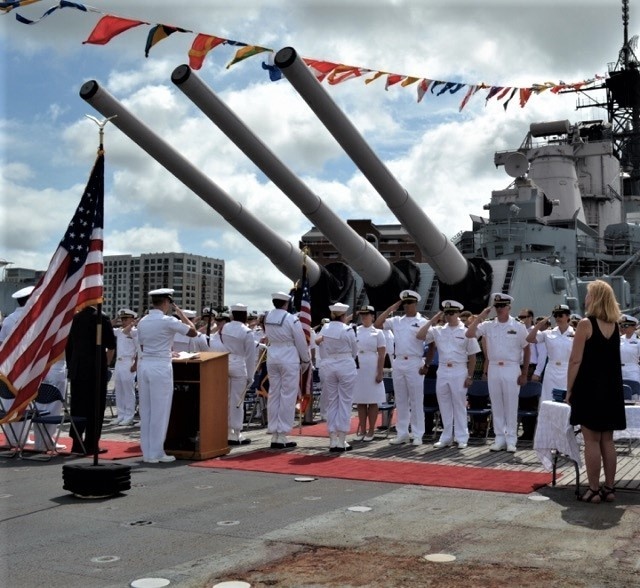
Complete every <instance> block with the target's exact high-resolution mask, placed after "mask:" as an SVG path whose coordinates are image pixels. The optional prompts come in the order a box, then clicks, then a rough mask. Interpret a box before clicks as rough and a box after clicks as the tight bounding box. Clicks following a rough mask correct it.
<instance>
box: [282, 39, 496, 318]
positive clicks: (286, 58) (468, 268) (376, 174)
mask: <svg viewBox="0 0 640 588" xmlns="http://www.w3.org/2000/svg"><path fill="white" fill-rule="evenodd" d="M275 64H276V66H277V67H279V68H280V69H281V70H282V72H283V74H284V75H285V77H286V78H287V79H288V80H289V82H290V83H291V85H292V86H293V87H294V88H295V90H296V91H297V92H298V93H299V94H300V95H301V96H302V98H303V99H304V100H305V102H306V103H307V104H308V105H309V107H310V108H311V110H312V111H313V112H314V114H315V115H316V116H317V117H318V118H319V119H320V121H321V122H322V123H323V124H324V125H325V127H327V129H328V130H329V132H330V133H331V134H332V135H333V136H334V138H335V139H336V140H337V141H338V143H339V144H340V145H341V146H342V148H343V149H344V150H345V152H346V153H347V154H348V155H349V157H351V159H352V160H353V161H354V163H355V164H356V165H357V166H358V168H359V169H360V170H361V171H362V173H363V174H364V175H365V177H366V178H367V179H368V180H369V182H370V183H371V184H372V186H373V187H374V188H375V189H376V191H377V192H378V193H379V194H380V195H381V196H382V198H383V199H384V200H385V202H386V203H387V206H388V207H389V209H390V210H391V211H392V212H393V213H394V214H395V216H396V217H397V218H398V220H400V222H401V223H402V225H403V226H404V227H405V229H406V230H407V232H408V233H409V235H410V236H411V237H412V238H413V239H414V241H415V242H416V243H417V244H418V246H419V247H420V249H421V251H422V253H423V255H424V256H425V257H426V259H427V262H428V263H429V265H430V266H431V267H432V268H433V269H434V270H435V272H436V275H437V276H438V279H439V280H440V284H441V297H442V295H443V294H445V293H446V295H447V296H451V297H453V296H457V299H458V300H460V301H461V302H464V303H465V305H467V306H469V307H470V308H471V307H472V306H473V307H475V308H478V307H482V305H483V304H484V300H481V299H484V298H486V295H488V293H489V289H490V287H491V284H490V282H489V283H488V284H487V279H486V278H487V276H486V273H487V272H490V269H489V268H488V267H487V266H488V264H486V265H485V264H483V263H482V262H478V263H477V264H471V263H469V261H468V260H467V259H465V257H464V256H463V255H462V254H461V253H460V252H459V251H458V250H457V249H456V248H455V246H454V245H453V243H451V242H450V241H449V239H447V238H446V237H445V235H443V234H442V233H441V232H440V231H439V230H438V228H437V227H436V226H435V225H434V223H433V222H432V221H431V220H430V219H429V217H428V216H427V215H426V214H425V213H424V212H423V210H422V209H421V208H420V207H419V206H418V204H417V203H416V202H415V201H414V200H413V199H412V198H411V197H410V196H409V194H408V193H407V191H406V190H405V189H404V188H403V187H402V186H401V185H400V183H399V182H398V180H397V179H396V178H395V177H394V176H393V175H392V174H391V172H390V171H389V170H388V169H387V167H386V166H385V165H384V163H382V161H381V160H380V159H379V158H378V156H377V155H376V154H375V153H374V152H373V150H372V149H371V147H370V146H369V145H368V144H367V143H366V141H365V140H364V138H363V137H362V136H361V135H360V133H359V132H358V131H357V129H356V128H355V127H354V125H353V124H352V123H351V121H350V120H349V119H348V118H347V117H346V116H345V114H344V113H343V112H342V111H341V110H340V108H339V107H338V106H337V105H336V104H335V102H334V101H333V100H332V99H331V97H330V96H329V94H328V93H327V92H326V91H325V90H324V88H323V87H322V86H321V84H320V83H318V81H317V80H316V79H315V77H314V76H313V74H312V73H311V72H310V71H309V69H308V68H307V66H306V65H305V63H304V61H302V59H301V58H300V57H299V56H298V54H297V53H296V51H295V49H293V48H292V47H285V48H284V49H281V50H280V51H278V52H277V54H276V56H275ZM485 263H486V262H485Z"/></svg>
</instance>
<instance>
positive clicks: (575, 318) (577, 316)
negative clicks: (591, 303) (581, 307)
mask: <svg viewBox="0 0 640 588" xmlns="http://www.w3.org/2000/svg"><path fill="white" fill-rule="evenodd" d="M569 319H570V320H572V321H579V320H581V319H582V315H580V314H572V315H571V316H570V317H569Z"/></svg>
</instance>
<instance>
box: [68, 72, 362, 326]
mask: <svg viewBox="0 0 640 588" xmlns="http://www.w3.org/2000/svg"><path fill="white" fill-rule="evenodd" d="M80 97H81V98H82V99H83V100H85V101H86V102H88V103H89V104H90V105H91V106H93V108H95V109H96V110H97V111H98V112H100V113H101V114H102V115H103V116H105V117H109V118H112V119H113V120H112V123H113V124H114V125H115V126H116V127H118V128H119V129H120V130H121V131H122V132H123V133H124V134H125V135H127V136H128V137H129V138H130V139H131V140H132V141H133V142H134V143H136V144H137V145H139V146H140V147H141V148H142V149H143V150H144V151H146V152H147V153H148V154H149V155H151V157H153V158H154V159H155V160H156V161H157V162H158V163H160V165H162V166H163V167H164V168H166V169H167V170H168V171H169V172H171V173H172V174H173V175H174V176H175V177H176V178H177V179H178V180H180V181H181V182H182V183H183V184H184V185H185V186H187V187H188V188H189V189H191V190H192V191H193V192H195V193H196V194H197V195H198V196H199V197H200V198H201V199H202V200H203V201H204V202H206V203H207V204H208V205H209V206H210V207H211V208H213V209H214V210H215V211H217V212H218V213H219V214H220V215H221V216H222V217H223V218H224V219H225V220H226V221H227V222H228V223H229V224H230V225H231V226H233V227H234V228H235V229H236V230H237V231H238V232H240V234H241V235H243V236H244V237H245V238H247V239H248V240H249V241H250V242H251V243H252V244H253V245H254V246H255V247H257V248H258V249H259V250H260V251H261V252H262V253H264V254H265V255H266V256H267V258H268V259H269V260H270V261H271V262H272V263H273V264H274V265H275V266H276V267H277V268H278V269H279V270H280V271H281V272H282V273H283V274H284V275H285V276H287V277H288V278H289V279H290V280H291V281H293V282H295V281H296V280H298V279H299V278H300V276H301V272H302V266H303V263H306V265H307V276H308V278H309V284H310V286H311V293H312V296H313V298H314V300H316V301H318V304H315V305H314V306H313V309H315V311H314V316H313V317H312V321H313V322H314V324H316V323H319V322H320V319H321V318H322V316H323V315H324V314H326V312H325V311H326V307H327V305H329V304H330V303H331V302H334V301H336V300H347V299H350V297H351V290H352V288H353V278H352V277H351V276H350V270H349V269H348V268H347V267H346V266H345V265H344V264H332V266H333V269H334V272H333V273H332V272H331V271H330V270H329V268H325V267H322V266H320V265H319V264H317V263H316V262H315V261H313V260H312V259H310V258H309V257H307V256H305V255H304V254H303V253H302V252H301V251H300V250H299V249H298V248H297V247H294V246H293V245H292V244H291V243H290V242H288V241H286V240H284V239H283V238H282V237H280V235H278V234H277V233H276V232H275V231H273V230H272V229H271V228H269V227H268V226H267V225H265V224H264V223H262V221H260V220H259V219H257V218H256V217H255V216H254V215H253V214H251V213H250V212H249V211H248V210H246V209H245V208H244V207H243V206H242V204H240V203H239V202H237V201H236V200H234V199H233V198H231V196H229V195H228V194H227V193H226V192H225V191H224V190H222V188H220V187H219V186H218V185H217V184H216V183H215V182H213V180H211V179H210V178H209V177H208V176H206V175H205V174H204V173H203V172H202V171H200V170H199V169H198V168H196V167H195V166H194V165H193V164H192V163H191V162H190V161H188V160H187V159H186V158H185V157H184V156H183V155H182V154H180V153H179V152H178V151H177V150H175V149H174V148H173V147H171V146H170V145H169V144H168V143H166V142H165V141H164V140H163V139H162V138H160V137H159V136H158V135H157V134H156V133H154V132H153V131H152V130H151V129H150V128H149V127H148V126H146V125H145V124H144V123H143V122H141V121H140V120H138V119H137V118H136V117H135V116H134V115H133V114H132V113H131V112H129V111H128V110H127V109H126V108H125V107H124V106H123V105H122V104H121V103H120V102H119V101H118V100H116V98H114V97H113V96H112V95H111V94H110V93H109V92H108V91H107V90H105V89H104V88H102V87H100V85H99V84H98V82H97V81H95V80H91V81H88V82H86V83H85V84H83V85H82V87H81V89H80Z"/></svg>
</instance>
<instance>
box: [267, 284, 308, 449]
mask: <svg viewBox="0 0 640 588" xmlns="http://www.w3.org/2000/svg"><path fill="white" fill-rule="evenodd" d="M271 299H272V301H273V306H274V309H273V310H270V311H269V313H268V314H267V315H266V317H265V319H264V327H265V334H266V336H267V339H268V341H269V348H268V351H267V371H268V373H269V398H268V400H267V414H268V415H269V425H268V431H269V433H271V448H272V449H285V448H288V447H295V446H296V445H297V444H296V443H295V442H294V441H289V440H288V439H287V434H288V433H290V431H291V429H292V428H293V422H294V420H295V413H296V398H297V396H298V389H299V387H300V370H301V369H302V370H303V371H304V370H307V369H309V367H310V365H311V357H310V355H309V347H308V346H307V341H306V338H305V336H304V332H303V330H302V325H301V324H300V320H299V319H298V318H297V317H295V316H294V315H292V314H290V313H289V312H287V305H288V304H289V300H290V299H291V297H290V296H289V295H288V294H286V293H285V292H275V293H274V294H272V295H271Z"/></svg>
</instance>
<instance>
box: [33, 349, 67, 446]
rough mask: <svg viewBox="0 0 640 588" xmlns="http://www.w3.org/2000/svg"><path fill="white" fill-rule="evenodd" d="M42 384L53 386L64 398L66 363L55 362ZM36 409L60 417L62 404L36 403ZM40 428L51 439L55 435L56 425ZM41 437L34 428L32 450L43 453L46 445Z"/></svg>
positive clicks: (38, 429)
mask: <svg viewBox="0 0 640 588" xmlns="http://www.w3.org/2000/svg"><path fill="white" fill-rule="evenodd" d="M42 383H43V384H51V385H52V386H55V387H56V388H57V389H58V390H60V393H61V394H62V397H63V398H64V397H65V396H66V393H67V366H66V363H65V362H63V361H61V362H56V363H54V364H53V365H52V366H51V367H50V368H49V371H48V372H47V374H46V375H45V377H44V378H43V380H42ZM36 407H37V408H38V410H46V411H48V412H49V416H60V415H61V414H62V402H54V403H52V404H40V403H39V402H36ZM40 427H45V429H46V430H47V433H48V434H49V437H51V438H53V437H55V435H56V429H57V427H58V425H40ZM42 437H43V435H42V433H41V432H40V428H39V427H35V428H34V432H33V440H34V449H36V450H39V451H44V450H45V449H46V447H47V446H46V443H45V442H44V439H43V438H42Z"/></svg>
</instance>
